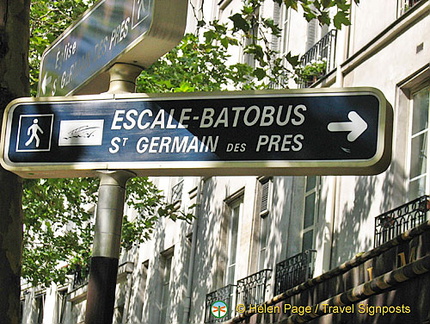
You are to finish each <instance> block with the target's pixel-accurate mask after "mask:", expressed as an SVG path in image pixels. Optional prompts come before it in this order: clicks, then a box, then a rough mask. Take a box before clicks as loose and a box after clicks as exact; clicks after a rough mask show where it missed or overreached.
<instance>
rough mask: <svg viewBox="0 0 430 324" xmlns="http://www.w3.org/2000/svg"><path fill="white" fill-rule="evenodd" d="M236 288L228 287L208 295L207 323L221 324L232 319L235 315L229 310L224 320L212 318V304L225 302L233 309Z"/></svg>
mask: <svg viewBox="0 0 430 324" xmlns="http://www.w3.org/2000/svg"><path fill="white" fill-rule="evenodd" d="M234 287H235V286H234V285H227V286H225V287H222V288H220V289H217V290H215V291H213V292H211V293H209V294H207V295H206V313H205V323H221V322H224V321H226V320H228V319H230V318H231V315H232V313H233V312H232V311H231V309H230V310H228V314H227V315H226V316H224V317H223V318H216V317H214V316H212V315H211V313H210V311H211V307H212V304H213V303H215V302H216V301H223V302H225V303H226V304H227V305H229V306H230V307H231V305H233V292H234Z"/></svg>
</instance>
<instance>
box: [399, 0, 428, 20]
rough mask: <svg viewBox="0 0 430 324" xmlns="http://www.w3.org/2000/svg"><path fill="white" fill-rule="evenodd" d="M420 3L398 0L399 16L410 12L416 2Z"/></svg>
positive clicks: (417, 0)
mask: <svg viewBox="0 0 430 324" xmlns="http://www.w3.org/2000/svg"><path fill="white" fill-rule="evenodd" d="M421 1H422V0H398V12H399V16H401V15H403V14H404V13H406V12H407V11H408V10H410V9H411V8H412V7H413V6H415V5H416V4H417V3H418V2H421Z"/></svg>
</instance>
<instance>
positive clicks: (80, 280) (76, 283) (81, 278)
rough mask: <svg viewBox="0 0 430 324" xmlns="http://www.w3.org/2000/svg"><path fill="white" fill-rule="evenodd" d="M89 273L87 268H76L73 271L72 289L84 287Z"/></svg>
mask: <svg viewBox="0 0 430 324" xmlns="http://www.w3.org/2000/svg"><path fill="white" fill-rule="evenodd" d="M89 273H90V269H89V267H88V266H85V267H82V266H80V265H78V266H76V269H75V270H74V271H73V284H72V287H73V289H76V288H79V287H81V286H83V285H86V284H87V283H88V277H89Z"/></svg>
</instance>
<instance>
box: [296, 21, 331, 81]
mask: <svg viewBox="0 0 430 324" xmlns="http://www.w3.org/2000/svg"><path fill="white" fill-rule="evenodd" d="M336 35H337V31H336V30H335V29H333V30H331V31H329V32H328V33H327V34H325V35H324V36H323V37H322V38H321V39H320V40H319V41H318V42H317V43H316V44H315V45H314V46H312V47H311V48H310V49H309V50H308V51H307V52H306V53H305V54H303V56H302V57H301V62H300V66H299V67H298V68H297V69H296V75H297V78H296V82H297V83H298V85H299V87H300V88H306V87H309V86H311V85H312V84H314V83H315V82H317V81H318V80H319V79H321V78H322V77H324V76H326V75H327V74H328V73H329V72H331V71H332V70H333V69H334V67H335V47H336Z"/></svg>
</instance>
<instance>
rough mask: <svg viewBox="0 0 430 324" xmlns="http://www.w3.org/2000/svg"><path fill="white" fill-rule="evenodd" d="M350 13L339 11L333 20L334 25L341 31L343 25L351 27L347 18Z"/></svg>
mask: <svg viewBox="0 0 430 324" xmlns="http://www.w3.org/2000/svg"><path fill="white" fill-rule="evenodd" d="M347 15H348V13H347V12H344V11H338V13H337V14H336V15H335V16H334V18H333V24H334V26H335V27H336V28H337V29H340V28H341V27H342V25H345V26H349V25H351V22H350V21H349V19H348V17H347Z"/></svg>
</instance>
